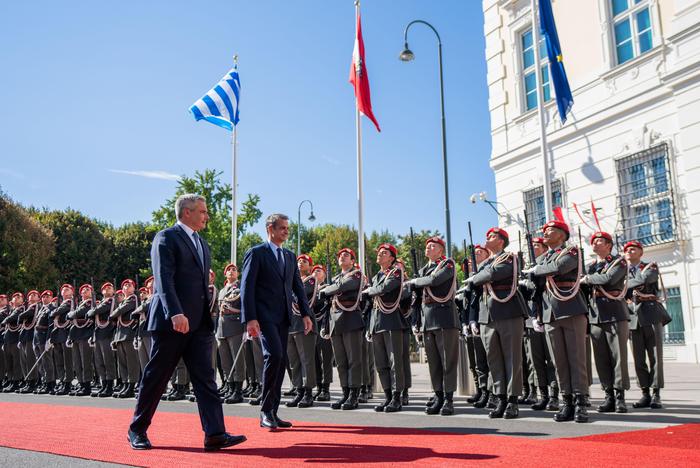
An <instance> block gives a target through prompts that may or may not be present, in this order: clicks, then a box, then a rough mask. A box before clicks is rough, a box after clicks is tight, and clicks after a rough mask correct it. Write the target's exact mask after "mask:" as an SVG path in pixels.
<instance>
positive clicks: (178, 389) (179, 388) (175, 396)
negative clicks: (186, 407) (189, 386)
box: [168, 385, 187, 401]
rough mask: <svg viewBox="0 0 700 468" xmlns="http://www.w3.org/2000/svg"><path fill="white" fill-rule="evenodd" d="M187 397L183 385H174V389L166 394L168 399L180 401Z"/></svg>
mask: <svg viewBox="0 0 700 468" xmlns="http://www.w3.org/2000/svg"><path fill="white" fill-rule="evenodd" d="M185 398H187V393H186V392H185V386H184V385H175V391H174V392H173V393H172V394H171V395H170V396H168V401H180V400H184V399H185Z"/></svg>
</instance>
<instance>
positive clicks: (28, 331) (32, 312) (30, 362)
mask: <svg viewBox="0 0 700 468" xmlns="http://www.w3.org/2000/svg"><path fill="white" fill-rule="evenodd" d="M27 302H28V303H27V306H26V307H25V309H24V311H23V312H22V313H20V314H19V316H18V317H17V319H18V321H19V324H20V325H21V326H22V329H21V330H20V332H19V362H20V365H21V367H22V374H23V375H24V386H23V387H22V388H20V389H19V393H33V392H34V390H36V388H37V383H38V380H39V371H38V369H37V368H36V367H35V366H34V364H35V363H36V356H35V355H34V348H33V347H32V343H33V341H34V327H35V326H36V318H37V312H39V307H40V306H41V301H40V299H39V291H37V290H32V291H29V292H28V293H27ZM30 370H31V371H32V372H31V373H30V372H29V371H30Z"/></svg>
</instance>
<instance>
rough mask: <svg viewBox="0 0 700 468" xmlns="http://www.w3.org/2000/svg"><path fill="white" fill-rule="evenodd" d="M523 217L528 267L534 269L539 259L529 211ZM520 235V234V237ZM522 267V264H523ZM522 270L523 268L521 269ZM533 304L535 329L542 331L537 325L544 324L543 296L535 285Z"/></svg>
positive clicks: (525, 211)
mask: <svg viewBox="0 0 700 468" xmlns="http://www.w3.org/2000/svg"><path fill="white" fill-rule="evenodd" d="M523 216H524V218H525V242H527V255H528V257H529V260H530V264H529V265H528V267H532V266H533V265H535V263H537V257H536V256H535V246H534V245H533V244H532V234H531V233H530V222H529V220H528V217H527V210H523ZM519 234H520V233H518V235H519ZM520 260H521V262H522V257H521V259H520ZM521 265H522V263H521ZM521 268H522V267H521ZM530 279H532V277H530ZM532 304H533V305H534V307H535V320H536V323H534V324H533V326H534V328H535V329H537V330H539V331H541V325H540V329H538V325H537V324H541V323H542V307H543V305H542V295H541V292H540V291H539V289H538V288H537V285H535V291H534V292H533V294H532Z"/></svg>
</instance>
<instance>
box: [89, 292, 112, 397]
mask: <svg viewBox="0 0 700 468" xmlns="http://www.w3.org/2000/svg"><path fill="white" fill-rule="evenodd" d="M100 292H101V293H102V301H100V303H99V304H97V305H96V306H95V307H94V308H93V309H92V310H90V311H88V313H87V317H88V318H91V319H92V320H94V321H95V329H94V333H93V342H94V345H95V347H94V348H93V352H94V354H95V367H96V369H97V376H98V377H99V378H100V382H101V387H99V389H98V390H97V392H93V393H91V394H90V396H94V397H98V398H106V397H108V396H112V394H113V393H114V379H116V378H117V369H116V365H115V362H114V360H115V355H114V350H113V349H112V337H113V335H114V328H115V327H114V321H113V320H110V319H109V316H110V315H111V313H112V312H113V311H114V309H116V307H117V301H116V298H115V297H114V285H113V284H112V283H110V282H106V283H104V284H103V285H102V286H101V287H100Z"/></svg>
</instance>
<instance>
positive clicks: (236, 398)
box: [224, 382, 243, 405]
mask: <svg viewBox="0 0 700 468" xmlns="http://www.w3.org/2000/svg"><path fill="white" fill-rule="evenodd" d="M231 390H232V392H231V393H230V394H229V395H228V397H227V398H225V399H224V403H226V404H227V405H232V404H236V403H243V382H233V385H231Z"/></svg>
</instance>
